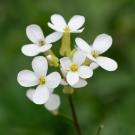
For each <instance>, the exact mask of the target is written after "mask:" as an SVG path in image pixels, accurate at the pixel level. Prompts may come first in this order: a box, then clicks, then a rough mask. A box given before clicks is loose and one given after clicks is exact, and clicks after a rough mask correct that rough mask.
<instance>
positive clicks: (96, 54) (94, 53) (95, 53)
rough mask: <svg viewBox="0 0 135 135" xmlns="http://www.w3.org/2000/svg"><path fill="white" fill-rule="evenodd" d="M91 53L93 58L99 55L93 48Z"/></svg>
mask: <svg viewBox="0 0 135 135" xmlns="http://www.w3.org/2000/svg"><path fill="white" fill-rule="evenodd" d="M91 54H92V56H93V57H94V58H96V57H97V56H98V55H99V53H98V51H96V50H93V51H92V52H91Z"/></svg>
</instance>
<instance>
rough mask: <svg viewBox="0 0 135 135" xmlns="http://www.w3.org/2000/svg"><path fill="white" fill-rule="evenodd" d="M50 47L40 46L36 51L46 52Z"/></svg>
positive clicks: (46, 45) (49, 45)
mask: <svg viewBox="0 0 135 135" xmlns="http://www.w3.org/2000/svg"><path fill="white" fill-rule="evenodd" d="M51 47H52V44H45V45H43V46H40V48H39V49H38V50H39V52H41V53H42V52H46V51H48V50H49V49H50V48H51Z"/></svg>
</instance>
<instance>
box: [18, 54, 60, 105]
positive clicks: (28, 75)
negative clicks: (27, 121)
mask: <svg viewBox="0 0 135 135" xmlns="http://www.w3.org/2000/svg"><path fill="white" fill-rule="evenodd" d="M32 68H33V70H34V72H32V71H30V70H23V71H21V72H19V74H18V76H17V81H18V82H19V84H20V85H21V86H24V87H32V86H36V85H38V86H37V88H36V89H35V92H34V95H33V102H34V103H36V104H45V103H46V102H47V101H48V99H49V97H50V91H51V89H55V88H56V87H57V86H58V85H59V84H60V82H61V76H60V74H59V73H58V72H53V73H50V74H49V75H46V74H47V70H48V63H47V60H46V58H45V57H43V56H38V57H35V58H34V59H33V61H32Z"/></svg>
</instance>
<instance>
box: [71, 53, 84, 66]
mask: <svg viewBox="0 0 135 135" xmlns="http://www.w3.org/2000/svg"><path fill="white" fill-rule="evenodd" d="M85 59H86V55H85V54H84V53H83V52H81V51H76V52H75V54H74V56H73V63H76V64H78V65H79V66H80V65H81V64H82V63H83V62H84V61H85Z"/></svg>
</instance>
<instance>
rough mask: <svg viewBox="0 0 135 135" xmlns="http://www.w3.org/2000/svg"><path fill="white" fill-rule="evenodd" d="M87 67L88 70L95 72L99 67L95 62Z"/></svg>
mask: <svg viewBox="0 0 135 135" xmlns="http://www.w3.org/2000/svg"><path fill="white" fill-rule="evenodd" d="M89 67H90V69H92V70H95V69H97V68H98V67H99V65H98V64H97V63H95V62H92V63H91V64H90V66H89Z"/></svg>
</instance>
